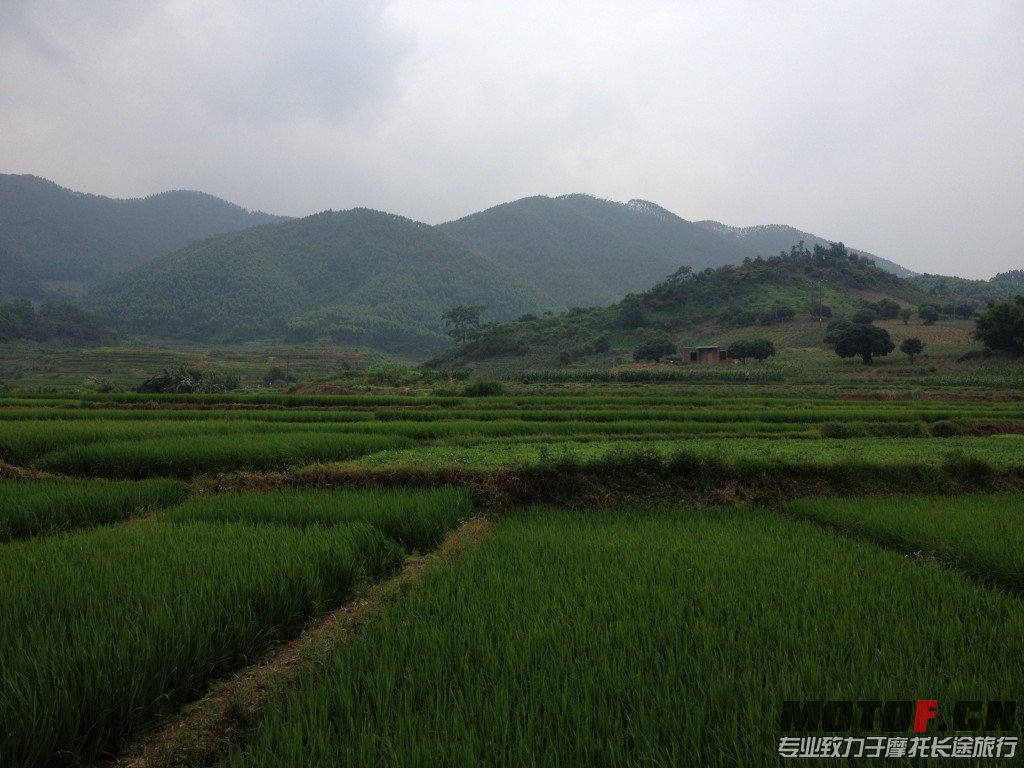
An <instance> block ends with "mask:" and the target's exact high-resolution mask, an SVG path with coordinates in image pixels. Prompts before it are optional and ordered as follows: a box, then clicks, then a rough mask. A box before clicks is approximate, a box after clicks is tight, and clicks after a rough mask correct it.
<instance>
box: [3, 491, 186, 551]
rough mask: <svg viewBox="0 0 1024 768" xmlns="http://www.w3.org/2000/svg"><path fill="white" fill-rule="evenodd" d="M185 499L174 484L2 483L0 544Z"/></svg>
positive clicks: (104, 522) (102, 520) (86, 525)
mask: <svg viewBox="0 0 1024 768" xmlns="http://www.w3.org/2000/svg"><path fill="white" fill-rule="evenodd" d="M183 496H184V493H183V489H182V487H181V484H180V483H176V482H174V481H170V480H146V481H143V482H135V483H133V482H109V481H107V480H86V481H69V482H26V481H20V480H0V542H7V541H11V540H14V539H25V538H28V537H30V536H38V535H41V534H49V533H56V532H58V531H67V530H71V529H73V528H84V527H88V526H93V525H103V524H106V523H113V522H116V521H118V520H123V519H125V518H127V517H130V516H131V515H133V514H136V513H138V512H140V511H143V510H147V509H155V508H157V507H165V506H168V505H170V504H175V503H177V502H179V501H181V499H182V497H183Z"/></svg>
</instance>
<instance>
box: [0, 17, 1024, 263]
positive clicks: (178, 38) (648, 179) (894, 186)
mask: <svg viewBox="0 0 1024 768" xmlns="http://www.w3.org/2000/svg"><path fill="white" fill-rule="evenodd" d="M0 172H9V173H34V174H36V175H39V176H44V177H46V178H50V179H53V180H54V181H56V182H58V183H59V184H62V185H64V186H67V187H71V188H73V189H77V190H81V191H86V192H94V193H97V194H104V195H110V196H113V197H135V196H142V195H147V194H151V193H153V192H158V191H162V190H167V189H199V190H203V191H206V192H210V193H212V194H215V195H218V196H220V197H224V198H227V199H229V200H232V201H233V202H237V203H239V204H241V205H244V206H246V207H250V208H259V209H263V210H266V211H270V212H274V213H285V214H291V215H304V214H308V213H312V212H315V211H319V210H323V209H326V208H334V209H344V208H351V207H355V206H367V207H371V208H378V209H382V210H388V211H392V212H395V213H400V214H403V215H405V216H409V217H412V218H415V219H420V220H422V221H427V222H431V223H436V222H440V221H445V220H448V219H453V218H458V217H459V216H463V215H465V214H467V213H471V212H473V211H476V210H480V209H483V208H486V207H490V206H492V205H495V204H497V203H501V202H505V201H508V200H514V199H516V198H519V197H525V196H528V195H535V194H549V195H556V194H563V193H567V192H590V193H592V194H595V195H598V196H600V197H606V198H610V199H614V200H628V199H630V198H634V197H640V198H646V199H649V200H653V201H655V202H657V203H659V204H661V205H663V206H665V207H666V208H669V209H670V210H672V211H674V212H676V213H678V214H679V215H680V216H682V217H684V218H687V219H692V220H696V219H703V218H714V219H718V220H719V221H723V222H726V223H728V224H734V225H740V226H748V225H752V224H764V223H786V224H791V225H793V226H796V227H799V228H801V229H805V230H809V231H811V232H814V233H816V234H819V235H821V236H824V237H828V238H832V239H841V240H843V241H844V242H846V243H847V245H852V246H854V247H860V248H863V249H865V250H869V251H872V252H874V253H877V254H878V255H880V256H885V257H887V258H890V259H893V260H895V261H897V262H899V263H901V264H904V265H905V266H907V267H909V268H911V269H914V270H917V271H930V272H941V273H947V274H962V275H966V276H971V277H989V276H991V275H992V274H994V273H995V272H998V271H1002V270H1006V269H1011V268H1021V267H1024V245H1022V244H1024V2H1020V0H1002V1H980V2H979V1H978V0H957V1H956V2H942V1H941V0H927V1H924V2H910V1H908V0H884V1H883V2H867V1H858V2H840V1H830V2H821V1H819V0H815V1H814V2H777V3H774V2H765V1H763V0H759V1H758V2H749V3H741V2H736V3H730V2H706V3H705V2H683V1H682V0H680V1H678V2H661V3H659V2H637V1H636V0H634V1H633V2H630V3H626V2H623V1H622V0H619V2H615V3H604V2H599V1H595V0H586V2H561V1H559V0H546V1H545V2H532V0H517V2H508V1H507V0H503V1H500V2H485V1H484V0H476V1H474V2H454V1H448V0H429V1H428V0H422V1H420V2H413V1H412V0H396V1H395V2H352V3H343V2H323V3H321V2H295V1H293V2H256V0H252V1H251V2H241V1H239V2H215V1H213V0H167V1H165V2H158V1H157V0H146V2H113V0H89V1H88V2H81V1H80V0H68V1H67V2H59V1H57V0H31V1H29V0H0Z"/></svg>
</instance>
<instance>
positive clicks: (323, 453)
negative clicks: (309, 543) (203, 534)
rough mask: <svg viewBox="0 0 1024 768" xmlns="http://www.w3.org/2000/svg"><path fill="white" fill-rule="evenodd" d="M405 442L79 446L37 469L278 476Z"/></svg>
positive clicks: (251, 437) (290, 439)
mask: <svg viewBox="0 0 1024 768" xmlns="http://www.w3.org/2000/svg"><path fill="white" fill-rule="evenodd" d="M412 444H413V443H412V441H411V440H409V439H408V438H403V437H371V436H367V435H347V434H341V435H338V434H324V433H317V432H297V433H280V434H240V435H198V436H195V437H184V436H173V437H172V436H168V437H165V438H157V439H149V440H139V441H127V440H121V441H116V442H109V443H96V444H91V445H76V446H72V447H71V448H68V449H66V450H63V451H54V452H53V453H48V454H46V455H45V456H43V457H42V458H41V459H39V460H38V461H36V462H35V464H34V466H36V467H38V468H39V469H45V470H48V471H50V472H59V473H63V474H68V475H84V476H89V477H112V478H120V477H124V478H143V477H180V478H189V477H195V476H196V475H201V474H207V473H213V472H229V471H233V470H251V471H258V470H275V469H286V468H288V467H295V466H301V465H303V464H311V463H313V462H317V461H342V460H344V459H352V458H355V457H357V456H363V455H365V454H368V453H375V452H377V451H383V450H388V449H392V450H393V449H396V448H402V447H408V446H411V445H412Z"/></svg>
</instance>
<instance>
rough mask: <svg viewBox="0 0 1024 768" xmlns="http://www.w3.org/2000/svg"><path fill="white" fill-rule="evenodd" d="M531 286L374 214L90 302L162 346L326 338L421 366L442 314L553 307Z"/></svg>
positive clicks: (181, 265) (253, 246)
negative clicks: (414, 358)
mask: <svg viewBox="0 0 1024 768" xmlns="http://www.w3.org/2000/svg"><path fill="white" fill-rule="evenodd" d="M544 302H545V298H544V297H543V296H542V295H541V294H540V293H539V292H538V291H537V290H535V289H534V288H533V286H532V285H531V284H529V283H528V282H526V281H524V280H521V279H520V278H518V277H517V276H516V275H514V274H512V273H510V272H509V271H508V270H506V269H504V268H503V267H501V266H500V265H499V264H497V263H495V262H494V261H492V260H491V259H489V258H488V257H486V256H483V255H481V254H479V253H477V252H475V251H472V250H470V249H469V248H468V247H466V246H465V245H464V244H462V243H460V242H459V241H457V240H454V239H452V238H450V237H448V236H447V235H446V234H444V233H443V232H442V231H440V230H438V229H436V228H434V227H431V226H429V225H427V224H421V223H419V222H415V221H412V220H410V219H405V218H402V217H401V216H395V215H393V214H389V213H380V212H377V211H371V210H367V209H355V210H351V211H343V212H333V211H327V212H324V213H319V214H315V215H313V216H308V217H306V218H303V219H294V220H290V221H285V222H281V223H277V224H268V225H264V226H260V227H254V228H250V229H247V230H244V231H242V232H235V233H230V234H225V235H220V236H217V237H212V238H209V239H207V240H204V241H202V242H199V243H194V244H192V245H190V246H187V247H186V248H183V249H181V250H179V251H176V252H174V253H171V254H168V255H166V256H162V257H159V258H157V259H155V260H153V261H151V262H149V263H147V264H144V265H142V266H140V267H138V268H136V269H134V270H132V271H130V272H128V273H126V274H124V275H121V276H119V277H117V278H115V279H113V280H111V281H110V282H108V283H107V284H105V285H103V286H100V287H99V288H97V289H96V290H95V291H93V292H92V294H91V295H90V298H89V303H90V304H91V305H92V306H94V307H96V308H97V309H99V310H101V311H103V312H104V313H106V315H107V316H108V317H109V318H110V319H111V321H112V322H113V323H114V324H115V325H116V327H117V328H118V329H119V330H124V331H128V332H131V333H137V334H144V335H147V336H150V337H156V338H184V339H194V340H204V341H206V340H219V341H240V340H245V339H260V338H280V337H282V336H287V338H289V339H291V340H295V341H305V340H311V339H321V338H328V339H331V340H333V341H335V342H337V343H340V344H346V345H365V346H370V347H374V348H376V349H379V350H383V351H389V352H398V353H405V354H419V355H423V354H425V353H429V352H431V351H436V350H438V349H442V348H444V347H445V346H447V343H448V339H447V337H446V336H444V334H443V324H442V321H441V314H442V313H443V312H444V311H445V310H447V309H449V308H450V307H452V306H455V305H465V304H470V305H471V304H486V305H487V307H488V314H487V318H488V319H494V320H507V319H509V318H511V317H514V316H516V315H518V314H520V313H523V312H525V311H527V310H531V309H537V308H538V307H541V306H543V305H544Z"/></svg>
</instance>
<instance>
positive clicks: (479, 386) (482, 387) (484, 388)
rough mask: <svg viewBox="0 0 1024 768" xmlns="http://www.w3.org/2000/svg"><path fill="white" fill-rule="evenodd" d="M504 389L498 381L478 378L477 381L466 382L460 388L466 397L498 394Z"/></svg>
mask: <svg viewBox="0 0 1024 768" xmlns="http://www.w3.org/2000/svg"><path fill="white" fill-rule="evenodd" d="M504 391H505V387H504V386H503V385H502V383H501V382H500V381H491V380H490V379H478V380H477V381H472V382H470V383H469V384H467V385H466V386H465V388H464V389H463V390H462V394H464V395H466V396H467V397H489V396H492V395H500V394H501V393H502V392H504Z"/></svg>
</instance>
